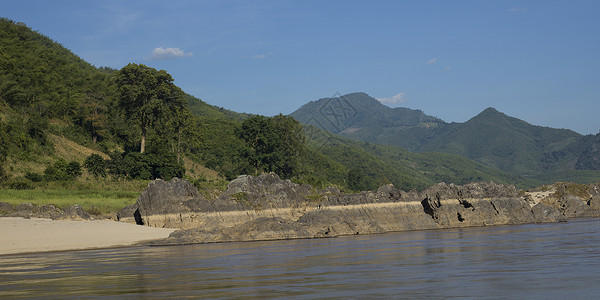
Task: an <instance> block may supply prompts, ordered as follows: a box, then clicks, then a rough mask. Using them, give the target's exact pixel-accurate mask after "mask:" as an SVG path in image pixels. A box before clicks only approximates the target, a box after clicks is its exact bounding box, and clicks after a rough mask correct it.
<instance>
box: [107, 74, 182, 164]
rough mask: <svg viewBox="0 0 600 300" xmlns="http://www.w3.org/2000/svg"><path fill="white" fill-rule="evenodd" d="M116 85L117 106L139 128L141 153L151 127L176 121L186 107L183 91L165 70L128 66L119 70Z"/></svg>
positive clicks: (143, 150)
mask: <svg viewBox="0 0 600 300" xmlns="http://www.w3.org/2000/svg"><path fill="white" fill-rule="evenodd" d="M117 85H118V93H119V106H120V107H121V108H122V109H123V112H124V113H125V116H126V117H127V118H128V119H130V121H133V122H134V123H135V124H136V125H137V126H138V127H139V129H140V134H141V143H140V153H144V152H145V150H146V136H147V133H148V129H149V128H150V127H151V126H154V125H162V126H166V124H167V123H169V122H168V120H173V119H176V118H177V117H178V114H181V110H183V108H185V107H187V102H186V100H185V98H184V97H183V92H182V91H181V90H180V89H179V88H178V87H176V86H175V84H174V83H173V77H171V75H170V74H169V73H167V72H166V71H165V70H160V71H157V70H156V69H154V68H151V67H148V66H145V65H143V64H133V63H130V64H128V65H127V66H125V67H123V68H122V69H121V70H120V71H119V73H118V75H117ZM163 129H164V128H163Z"/></svg>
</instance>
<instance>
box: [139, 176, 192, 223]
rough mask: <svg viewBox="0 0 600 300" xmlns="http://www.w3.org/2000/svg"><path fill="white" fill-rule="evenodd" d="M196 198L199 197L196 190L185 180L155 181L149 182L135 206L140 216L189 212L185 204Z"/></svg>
mask: <svg viewBox="0 0 600 300" xmlns="http://www.w3.org/2000/svg"><path fill="white" fill-rule="evenodd" d="M197 197H200V195H199V193H198V189H196V187H195V186H194V185H192V184H191V183H190V182H189V181H187V180H184V179H179V178H173V179H172V180H171V181H164V180H162V179H157V180H154V181H151V182H150V183H149V184H148V187H146V189H145V190H144V191H143V192H142V194H141V195H140V196H139V197H138V200H137V206H138V210H139V211H140V214H142V216H144V215H156V214H167V213H181V212H189V211H191V209H190V207H189V206H188V205H186V202H188V201H190V200H193V199H194V198H197Z"/></svg>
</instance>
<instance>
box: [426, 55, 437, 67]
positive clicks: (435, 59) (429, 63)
mask: <svg viewBox="0 0 600 300" xmlns="http://www.w3.org/2000/svg"><path fill="white" fill-rule="evenodd" d="M436 62H437V57H434V58H432V59H430V60H428V61H427V64H428V65H433V64H435V63H436Z"/></svg>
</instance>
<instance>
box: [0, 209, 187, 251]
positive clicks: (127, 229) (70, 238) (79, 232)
mask: <svg viewBox="0 0 600 300" xmlns="http://www.w3.org/2000/svg"><path fill="white" fill-rule="evenodd" d="M175 230H177V229H174V228H155V227H148V226H139V225H134V224H128V223H123V222H116V221H110V220H92V221H68V220H51V219H43V218H31V219H25V218H20V217H1V218H0V241H1V243H0V256H4V255H16V254H30V253H44V252H60V251H78V250H94V249H105V248H119V247H130V246H137V245H141V244H143V243H147V242H151V241H156V240H161V239H164V238H166V237H168V236H169V234H171V233H172V232H173V231H175Z"/></svg>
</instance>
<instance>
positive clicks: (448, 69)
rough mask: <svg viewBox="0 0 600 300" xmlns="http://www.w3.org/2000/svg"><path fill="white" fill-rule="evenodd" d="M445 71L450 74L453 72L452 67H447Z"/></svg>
mask: <svg viewBox="0 0 600 300" xmlns="http://www.w3.org/2000/svg"><path fill="white" fill-rule="evenodd" d="M444 70H445V71H448V72H450V71H452V67H451V66H445V67H444Z"/></svg>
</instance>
